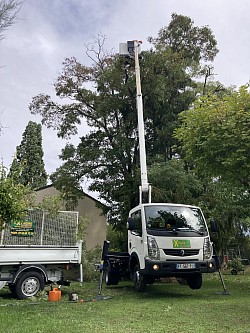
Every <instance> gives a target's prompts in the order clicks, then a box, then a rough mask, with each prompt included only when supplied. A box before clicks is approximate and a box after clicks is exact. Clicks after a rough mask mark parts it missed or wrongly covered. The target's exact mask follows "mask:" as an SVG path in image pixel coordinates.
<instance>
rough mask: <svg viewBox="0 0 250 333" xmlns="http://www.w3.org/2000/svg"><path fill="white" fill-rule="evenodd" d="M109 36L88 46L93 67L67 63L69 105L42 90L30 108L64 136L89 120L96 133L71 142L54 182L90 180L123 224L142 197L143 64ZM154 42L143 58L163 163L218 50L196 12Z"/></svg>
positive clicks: (150, 152) (64, 185)
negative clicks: (113, 48)
mask: <svg viewBox="0 0 250 333" xmlns="http://www.w3.org/2000/svg"><path fill="white" fill-rule="evenodd" d="M103 41H104V39H101V40H97V50H95V49H94V48H93V47H92V46H91V48H87V54H91V57H90V58H91V60H92V61H93V62H94V63H93V65H92V66H85V65H84V64H81V63H79V62H78V61H77V60H76V59H75V58H74V57H72V58H69V59H66V60H65V62H64V63H63V69H62V73H61V74H60V75H59V77H58V80H57V82H56V84H55V91H56V94H57V96H58V97H59V98H61V99H62V101H63V102H62V103H55V102H53V101H52V100H51V98H50V97H49V96H46V95H42V94H41V95H38V96H37V97H34V98H33V101H32V103H31V105H30V110H31V112H32V113H33V114H40V115H41V116H42V123H43V124H45V125H46V126H48V127H52V128H54V129H56V130H57V134H58V136H60V137H63V138H69V137H70V136H71V135H75V134H77V130H78V126H79V124H80V123H81V122H82V121H86V122H87V124H88V126H89V133H87V134H86V135H84V136H82V137H81V138H80V140H79V141H80V143H79V144H78V145H77V147H73V146H72V145H68V146H67V147H66V148H65V149H64V150H63V152H62V154H61V158H62V160H63V162H64V164H63V165H62V166H61V167H60V168H58V170H57V171H56V173H55V174H54V175H53V181H54V182H55V183H56V184H57V186H58V187H59V188H60V189H61V190H64V191H65V192H66V193H67V195H69V189H70V188H72V191H73V192H74V187H76V188H78V187H80V183H81V182H82V181H86V179H87V180H88V181H89V182H90V187H89V189H90V190H92V191H97V192H98V193H99V194H100V198H101V199H103V200H105V202H106V204H107V205H106V210H105V213H109V215H108V216H109V219H110V221H111V222H113V223H115V224H117V225H119V224H121V223H123V224H124V220H125V219H126V216H127V213H128V211H129V210H130V209H131V207H133V206H135V205H136V204H137V203H138V197H139V196H138V187H139V182H140V177H139V174H140V172H139V165H140V164H139V140H138V132H137V110H136V85H135V73H134V70H135V68H134V60H133V59H125V58H124V57H119V56H118V55H110V54H108V55H107V53H105V52H103ZM151 42H152V44H153V47H152V49H151V50H149V51H144V52H142V54H141V55H142V59H140V68H141V81H142V82H141V83H142V94H143V103H144V120H145V136H146V150H147V156H148V161H149V163H152V162H154V161H155V159H156V156H160V159H161V160H163V161H167V160H170V159H171V158H172V157H173V155H174V152H173V146H174V144H176V139H175V138H173V136H172V134H173V130H174V128H175V127H176V126H177V124H178V114H179V113H180V112H181V111H183V110H186V109H187V108H188V107H189V105H190V103H192V102H193V100H194V98H195V94H196V83H195V82H194V76H193V75H194V73H195V74H197V68H199V67H200V65H201V64H200V61H201V59H203V60H207V59H209V60H212V59H213V58H214V56H215V55H216V53H217V49H216V42H215V39H214V36H213V35H212V32H211V31H210V29H207V28H206V29H205V28H201V29H200V28H198V27H195V26H194V24H193V22H192V21H191V20H190V18H187V17H185V16H181V15H176V14H174V15H173V16H172V21H171V23H170V24H169V26H168V27H165V28H163V29H162V30H161V31H160V33H159V35H158V38H156V39H151ZM177 45H179V47H177ZM93 55H95V56H96V58H93V57H92V56H93ZM191 68H192V69H191ZM194 69H195V70H194ZM69 100H72V103H69ZM155 178H156V176H155ZM179 185H180V184H179ZM184 198H185V195H183V199H184Z"/></svg>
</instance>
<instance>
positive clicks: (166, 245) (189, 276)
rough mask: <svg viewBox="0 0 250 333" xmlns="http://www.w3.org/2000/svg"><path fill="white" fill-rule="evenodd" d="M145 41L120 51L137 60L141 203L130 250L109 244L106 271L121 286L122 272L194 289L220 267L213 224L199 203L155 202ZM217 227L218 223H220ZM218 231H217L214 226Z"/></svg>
mask: <svg viewBox="0 0 250 333" xmlns="http://www.w3.org/2000/svg"><path fill="white" fill-rule="evenodd" d="M140 44H141V42H140V41H129V42H127V43H126V44H121V45H120V53H122V54H124V55H126V56H129V57H133V58H134V59H135V74H136V89H137V112H138V135H139V149H140V168H141V186H140V203H139V205H138V206H137V207H135V208H133V209H132V210H131V211H130V212H129V217H128V221H127V228H128V252H126V253H116V252H108V246H109V242H107V243H106V246H104V249H105V251H104V252H105V253H104V266H103V267H104V269H103V270H104V273H105V276H106V284H107V285H116V284H118V282H119V281H120V280H121V278H122V277H123V276H127V277H130V278H131V279H132V280H133V282H134V286H135V289H136V290H138V291H142V290H144V289H145V287H146V285H147V284H152V283H154V281H155V280H156V279H159V278H163V277H176V278H181V279H184V280H186V281H187V284H188V285H189V287H190V288H192V289H199V288H200V287H201V285H202V273H213V272H215V271H216V270H217V267H216V266H217V265H216V261H215V259H214V256H213V246H212V243H211V240H210V236H209V231H208V227H207V224H206V221H205V218H204V216H203V213H202V211H201V209H200V208H199V207H195V206H190V205H182V204H173V203H151V186H150V185H149V183H148V178H147V165H146V151H145V135H144V120H143V104H142V94H141V85H140V67H139V49H140ZM215 228H216V226H215ZM214 231H215V230H214Z"/></svg>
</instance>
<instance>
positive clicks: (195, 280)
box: [187, 274, 202, 289]
mask: <svg viewBox="0 0 250 333" xmlns="http://www.w3.org/2000/svg"><path fill="white" fill-rule="evenodd" d="M187 284H188V286H189V287H190V288H191V289H200V288H201V286H202V275H201V274H192V275H190V276H188V277H187Z"/></svg>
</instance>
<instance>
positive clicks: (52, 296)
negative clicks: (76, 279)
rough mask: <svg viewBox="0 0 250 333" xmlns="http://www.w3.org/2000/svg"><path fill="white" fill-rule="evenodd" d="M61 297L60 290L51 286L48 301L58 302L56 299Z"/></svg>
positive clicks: (58, 299)
mask: <svg viewBox="0 0 250 333" xmlns="http://www.w3.org/2000/svg"><path fill="white" fill-rule="evenodd" d="M61 297H62V293H61V290H60V289H58V288H53V289H52V290H51V291H50V292H49V302H58V301H60V299H61Z"/></svg>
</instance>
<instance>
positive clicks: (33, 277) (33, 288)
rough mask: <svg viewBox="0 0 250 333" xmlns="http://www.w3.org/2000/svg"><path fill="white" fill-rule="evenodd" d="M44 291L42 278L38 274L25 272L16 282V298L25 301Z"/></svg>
mask: <svg viewBox="0 0 250 333" xmlns="http://www.w3.org/2000/svg"><path fill="white" fill-rule="evenodd" d="M43 289H44V277H43V276H42V275H41V274H40V273H38V272H25V273H23V274H22V275H21V276H20V278H19V279H18V280H17V282H16V290H15V291H16V296H17V298H19V299H25V298H29V297H32V296H35V295H36V294H37V293H38V291H40V290H43Z"/></svg>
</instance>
